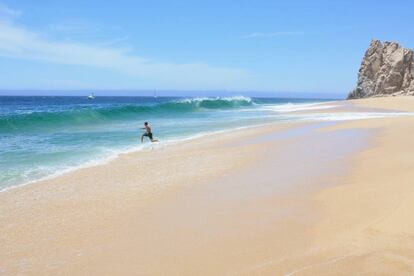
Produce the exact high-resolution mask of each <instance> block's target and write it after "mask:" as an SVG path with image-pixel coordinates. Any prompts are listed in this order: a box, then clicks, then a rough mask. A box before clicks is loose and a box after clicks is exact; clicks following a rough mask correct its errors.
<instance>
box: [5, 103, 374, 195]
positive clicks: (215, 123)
mask: <svg viewBox="0 0 414 276" xmlns="http://www.w3.org/2000/svg"><path fill="white" fill-rule="evenodd" d="M322 102H324V100H303V99H276V98H249V97H243V96H238V97H221V98H220V97H211V98H176V97H159V98H154V97H97V98H95V99H87V98H86V97H51V96H47V97H40V96H37V97H26V96H25V97H23V96H22V97H15V96H1V97H0V190H4V189H7V188H10V187H13V186H16V185H19V184H24V183H28V182H30V181H34V180H38V179H42V178H45V177H50V176H53V175H55V174H57V173H61V172H64V171H67V170H71V169H74V168H78V167H80V166H85V165H88V164H94V163H96V162H100V161H102V160H106V159H107V158H110V157H114V156H116V155H118V154H119V153H122V152H128V151H133V150H146V149H151V145H150V143H148V140H146V143H144V144H141V143H140V137H141V135H142V133H143V130H142V129H140V128H142V127H143V123H144V121H148V122H149V123H150V125H151V127H152V130H153V134H154V138H155V139H159V140H160V143H159V144H158V146H159V145H161V146H162V145H167V144H170V143H171V142H174V141H180V140H184V139H191V138H192V137H198V136H201V135H205V134H208V133H218V132H220V131H225V130H230V129H235V128H241V127H250V126H255V125H262V124H266V123H271V122H285V121H295V120H309V119H317V120H332V119H335V118H332V116H331V115H329V114H325V115H323V114H321V113H318V114H314V116H310V115H297V114H296V115H295V114H292V111H300V110H314V109H326V108H330V107H334V105H330V104H325V105H320V103H322ZM344 116H345V115H344ZM346 116H348V117H346V118H345V119H352V116H351V115H350V114H347V115H346ZM349 116H351V117H349ZM354 116H357V117H358V114H356V115H355V114H354ZM364 116H365V115H364ZM378 116H379V115H378ZM339 119H340V118H339ZM145 139H147V138H145Z"/></svg>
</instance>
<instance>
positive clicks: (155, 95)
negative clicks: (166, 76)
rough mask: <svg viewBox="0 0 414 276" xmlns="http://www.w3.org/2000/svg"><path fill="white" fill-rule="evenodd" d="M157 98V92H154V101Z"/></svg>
mask: <svg viewBox="0 0 414 276" xmlns="http://www.w3.org/2000/svg"><path fill="white" fill-rule="evenodd" d="M156 98H157V90H154V99H156Z"/></svg>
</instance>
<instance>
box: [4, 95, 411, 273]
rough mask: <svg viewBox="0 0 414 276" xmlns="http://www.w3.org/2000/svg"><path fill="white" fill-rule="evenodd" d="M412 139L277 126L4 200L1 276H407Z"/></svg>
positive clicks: (401, 101)
mask: <svg viewBox="0 0 414 276" xmlns="http://www.w3.org/2000/svg"><path fill="white" fill-rule="evenodd" d="M336 104H338V105H339V107H338V108H337V109H333V110H329V112H342V111H343V110H345V109H346V110H348V109H355V110H356V109H357V110H370V109H381V110H384V109H390V110H393V111H395V110H404V111H414V99H411V98H408V99H407V98H387V99H371V100H360V101H350V102H338V103H336ZM400 107H401V108H400ZM326 112H327V111H326ZM413 133H414V117H399V118H386V119H384V118H383V119H369V120H358V121H344V122H339V123H333V122H325V123H320V122H307V123H287V124H275V125H271V126H264V127H258V128H253V129H248V130H239V131H234V132H229V133H225V134H222V135H220V136H219V137H217V136H207V137H204V138H200V139H196V140H193V141H191V142H188V143H182V144H177V145H175V146H168V147H163V148H160V149H155V150H153V151H147V152H136V153H131V154H126V155H122V156H120V157H119V158H118V159H116V160H113V161H111V162H109V163H107V164H105V165H99V166H96V167H90V168H85V169H81V170H78V171H75V172H71V173H68V174H65V175H62V176H59V177H57V178H54V179H50V180H46V181H41V182H38V183H34V184H31V185H27V186H24V187H21V188H16V189H12V190H9V191H7V192H3V193H1V194H0V228H1V229H0V231H1V233H2V235H1V237H0V273H3V274H6V275H14V274H19V273H20V274H30V275H39V274H42V275H56V274H70V275H77V274H81V275H86V274H102V275H114V274H127V275H128V274H129V275H227V274H230V275H232V274H237V275H283V274H289V273H293V274H294V273H297V274H299V275H302V274H305V275H306V274H309V275H315V274H316V275H323V274H341V273H343V274H345V273H360V272H367V273H381V272H384V273H388V274H396V273H398V274H401V273H407V274H409V273H410V272H411V273H412V272H413V271H414V263H413V261H412V260H414V254H413V253H414V252H413V250H412V249H411V248H414V247H413V243H414V238H413V237H414V236H413V234H414V223H412V221H413V220H411V217H410V216H411V214H412V213H413V212H414V203H413V202H414V201H412V200H411V198H413V196H414V194H413V193H414V189H413V188H412V187H414V186H412V183H413V182H412V179H414V177H413V176H414V170H413V168H414V158H413V157H412V156H411V155H412V154H410V153H411V152H410V149H411V148H413V146H414V145H412V144H414V139H412V138H410V137H414V135H413Z"/></svg>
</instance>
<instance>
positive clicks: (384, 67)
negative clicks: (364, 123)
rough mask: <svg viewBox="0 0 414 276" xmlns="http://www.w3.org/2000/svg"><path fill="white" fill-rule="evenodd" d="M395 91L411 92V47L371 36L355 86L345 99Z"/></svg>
mask: <svg viewBox="0 0 414 276" xmlns="http://www.w3.org/2000/svg"><path fill="white" fill-rule="evenodd" d="M397 95H414V60H413V50H411V49H405V48H402V47H401V46H400V45H399V44H398V43H395V42H388V41H386V42H384V43H381V42H380V41H379V40H372V41H371V45H370V47H369V48H368V50H367V51H366V52H365V56H364V59H363V60H362V63H361V67H360V69H359V74H358V83H357V87H356V88H355V89H354V90H353V91H351V93H349V95H348V99H357V98H369V97H384V96H397Z"/></svg>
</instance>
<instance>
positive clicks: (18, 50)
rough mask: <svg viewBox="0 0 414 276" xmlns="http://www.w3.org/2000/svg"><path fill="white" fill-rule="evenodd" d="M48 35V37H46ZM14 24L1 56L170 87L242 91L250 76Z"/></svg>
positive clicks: (0, 35) (3, 38) (0, 9)
mask: <svg viewBox="0 0 414 276" xmlns="http://www.w3.org/2000/svg"><path fill="white" fill-rule="evenodd" d="M0 14H7V16H8V18H16V17H17V16H19V15H20V12H18V11H13V10H11V9H9V8H7V7H5V6H0ZM46 35H47V34H46ZM46 35H44V34H41V33H37V32H34V31H31V30H29V29H27V28H25V27H22V26H19V25H17V24H16V23H15V22H14V21H13V20H12V21H7V20H6V21H0V56H1V57H7V58H15V59H23V60H35V61H41V62H46V63H54V64H63V65H77V66H88V67H95V68H101V69H109V70H114V71H116V72H121V73H123V74H125V75H128V76H130V77H137V78H141V79H142V78H145V79H148V80H151V81H152V82H153V83H154V86H156V85H160V86H164V87H169V88H190V89H194V88H196V89H200V88H205V89H210V88H228V89H232V88H239V87H244V86H245V85H246V84H247V82H248V80H249V79H251V76H250V74H249V73H248V72H247V71H245V70H243V69H238V68H227V67H218V66H213V65H209V64H206V63H198V62H197V63H181V64H180V63H169V62H159V61H155V60H151V59H148V58H145V57H142V56H139V55H136V54H133V53H132V51H131V49H128V48H121V47H115V46H111V45H112V44H107V46H104V45H105V44H102V43H100V44H91V43H84V42H79V41H70V42H68V41H66V40H56V39H55V40H54V39H51V38H49V37H48V36H46Z"/></svg>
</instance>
